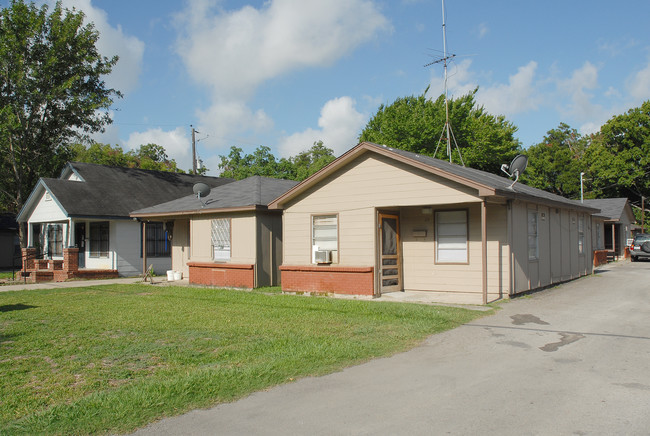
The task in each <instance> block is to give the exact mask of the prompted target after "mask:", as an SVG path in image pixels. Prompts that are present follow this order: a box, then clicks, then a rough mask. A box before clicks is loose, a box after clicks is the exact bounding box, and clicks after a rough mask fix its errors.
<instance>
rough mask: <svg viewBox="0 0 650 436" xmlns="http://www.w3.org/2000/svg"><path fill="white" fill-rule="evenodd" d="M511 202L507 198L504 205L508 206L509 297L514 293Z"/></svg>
mask: <svg viewBox="0 0 650 436" xmlns="http://www.w3.org/2000/svg"><path fill="white" fill-rule="evenodd" d="M512 203H513V202H512V200H508V201H507V203H506V205H507V206H506V207H507V208H508V215H507V219H506V222H507V225H508V229H507V232H508V262H509V265H508V268H509V269H510V271H508V281H509V283H508V286H509V289H508V297H510V296H511V295H512V294H513V293H514V289H515V255H514V252H513V250H512V244H513V239H514V236H513V232H514V230H513V225H514V224H513V218H512V214H513V213H514V212H513V205H512Z"/></svg>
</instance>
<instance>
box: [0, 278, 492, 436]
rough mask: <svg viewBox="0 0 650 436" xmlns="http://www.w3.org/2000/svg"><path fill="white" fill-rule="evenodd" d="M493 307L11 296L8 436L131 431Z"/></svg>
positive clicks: (4, 297)
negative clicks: (159, 419) (467, 307)
mask: <svg viewBox="0 0 650 436" xmlns="http://www.w3.org/2000/svg"><path fill="white" fill-rule="evenodd" d="M483 315H485V312H476V311H470V310H466V309H459V308H450V307H437V306H426V305H416V304H400V303H379V302H372V301H356V300H342V299H331V298H323V297H301V296H291V295H281V294H279V293H278V292H277V290H276V292H269V290H266V292H263V290H262V291H254V292H243V291H232V290H218V289H208V288H190V287H163V286H151V285H106V286H97V287H86V288H68V289H60V290H50V291H42V290H40V291H39V290H34V291H19V292H0V374H2V376H1V378H0V434H15V433H26V434H35V433H39V434H41V433H48V434H70V433H73V434H87V433H108V432H111V433H113V432H128V431H130V430H133V429H135V428H137V427H139V426H143V425H145V424H147V423H148V422H151V421H154V420H156V419H158V418H161V417H163V416H170V415H176V414H179V413H182V412H185V411H188V410H191V409H194V408H200V407H207V406H211V405H215V404H218V403H221V402H227V401H233V400H235V399H237V398H241V397H243V396H245V395H247V394H250V393H251V392H254V391H258V390H261V389H265V388H268V387H270V386H273V385H277V384H281V383H286V382H290V381H292V380H295V379H296V378H299V377H305V376H309V375H321V374H326V373H330V372H333V371H337V370H339V369H341V368H343V367H346V366H349V365H353V364H356V363H359V362H363V361H366V360H368V359H371V358H374V357H378V356H386V355H390V354H392V353H395V352H398V351H402V350H405V349H408V348H409V347H413V346H414V345H416V344H418V343H419V342H420V341H422V340H423V339H424V338H425V337H426V336H427V335H430V334H432V333H436V332H440V331H443V330H447V329H451V328H454V327H456V326H458V325H460V324H463V323H465V322H468V321H470V320H472V319H474V318H477V317H480V316H483Z"/></svg>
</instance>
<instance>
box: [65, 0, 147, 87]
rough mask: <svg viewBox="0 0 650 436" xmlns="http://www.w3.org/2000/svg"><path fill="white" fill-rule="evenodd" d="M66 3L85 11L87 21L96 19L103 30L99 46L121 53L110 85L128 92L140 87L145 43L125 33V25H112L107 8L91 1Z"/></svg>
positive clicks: (108, 81)
mask: <svg viewBox="0 0 650 436" xmlns="http://www.w3.org/2000/svg"><path fill="white" fill-rule="evenodd" d="M63 6H64V7H66V8H69V9H72V8H73V7H74V8H76V9H77V10H80V11H83V13H84V15H85V16H86V18H85V19H86V22H92V23H94V25H95V29H97V31H99V40H98V41H97V49H98V50H99V52H100V53H101V54H102V55H103V56H107V57H109V58H110V57H113V56H115V55H117V56H119V61H118V62H117V64H116V65H115V67H113V72H112V73H111V74H110V75H108V76H107V77H106V78H105V80H106V84H107V85H108V87H110V88H114V89H117V90H119V91H121V92H123V93H125V94H126V93H128V92H130V91H132V90H133V89H135V88H136V86H137V84H138V78H139V76H140V73H141V71H142V58H143V55H144V49H145V44H144V42H142V41H141V40H139V39H138V38H136V37H134V36H129V35H126V34H125V33H124V31H123V30H122V27H121V26H120V25H118V26H117V27H113V26H111V25H110V24H108V18H107V14H106V12H105V11H104V10H102V9H99V8H96V7H94V6H93V5H92V4H91V0H63Z"/></svg>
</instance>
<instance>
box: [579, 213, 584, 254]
mask: <svg viewBox="0 0 650 436" xmlns="http://www.w3.org/2000/svg"><path fill="white" fill-rule="evenodd" d="M578 254H585V217H584V215H580V216H579V217H578Z"/></svg>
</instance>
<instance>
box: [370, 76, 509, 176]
mask: <svg viewBox="0 0 650 436" xmlns="http://www.w3.org/2000/svg"><path fill="white" fill-rule="evenodd" d="M477 90H478V88H477V89H475V90H474V91H473V92H470V93H469V94H466V95H464V96H462V97H459V98H457V99H451V100H449V123H450V125H451V127H452V131H453V133H454V137H455V139H456V143H457V144H458V149H459V150H460V153H461V156H462V160H463V162H464V163H465V165H467V166H469V167H472V168H477V169H480V170H484V171H488V172H492V173H495V174H500V169H501V164H503V163H505V162H509V161H510V160H512V158H514V157H515V156H516V155H517V153H519V152H520V151H521V146H520V143H519V141H518V140H517V139H515V137H514V134H515V132H516V131H517V128H516V127H515V126H514V125H513V124H512V123H510V122H509V121H506V119H505V118H504V117H503V116H494V115H490V114H489V113H487V112H486V111H485V109H484V108H483V107H482V106H477V104H476V101H475V95H476V92H477ZM427 91H428V88H427V90H425V92H424V93H423V94H422V95H419V96H409V97H403V98H398V99H397V100H395V101H394V102H393V103H392V104H390V105H387V106H385V105H383V104H382V105H381V106H380V107H379V109H378V111H377V113H376V114H375V116H374V117H372V119H370V121H368V124H367V125H366V127H365V128H364V129H363V131H362V132H361V135H360V137H359V140H360V141H369V142H375V143H378V144H385V145H387V146H389V147H393V148H398V149H402V150H406V151H411V152H414V153H418V154H423V155H427V156H434V155H435V156H434V157H437V158H439V159H448V156H447V146H446V140H445V139H444V138H443V141H441V142H440V139H441V133H442V131H443V127H444V125H445V97H444V95H443V96H440V97H439V98H438V99H437V100H435V101H433V100H431V99H429V98H428V97H427V95H426V94H427ZM451 144H452V160H453V162H456V163H460V162H461V160H460V158H459V156H458V150H456V147H455V144H454V142H453V140H452V142H451ZM438 145H439V146H438ZM436 148H437V149H438V151H437V152H436Z"/></svg>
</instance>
